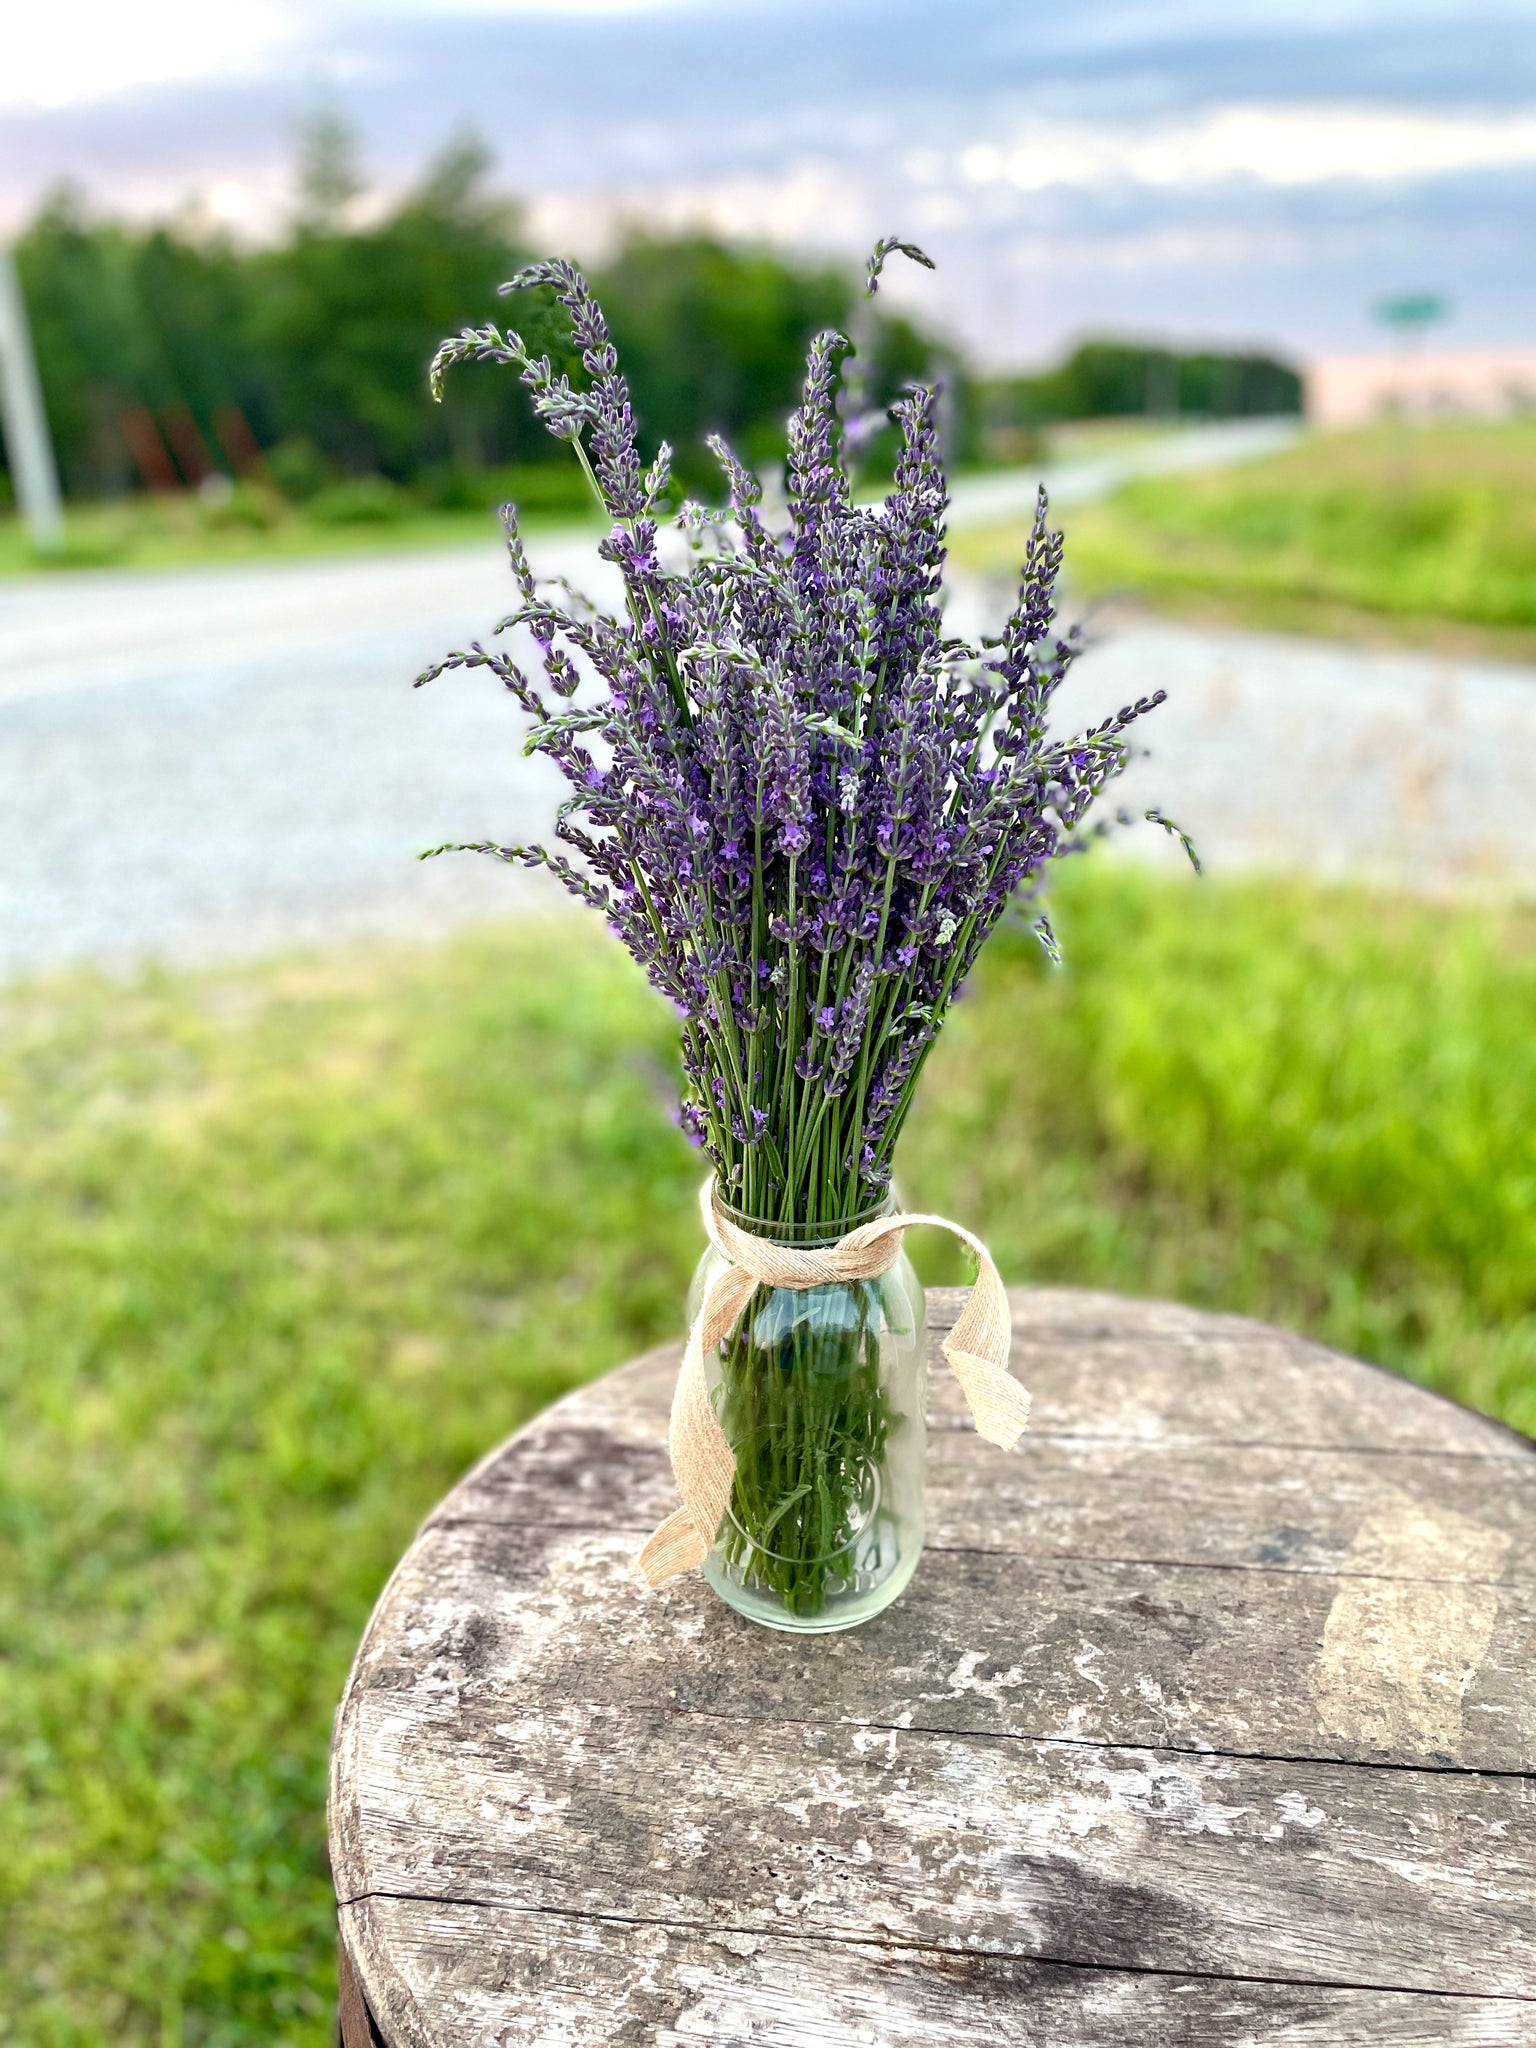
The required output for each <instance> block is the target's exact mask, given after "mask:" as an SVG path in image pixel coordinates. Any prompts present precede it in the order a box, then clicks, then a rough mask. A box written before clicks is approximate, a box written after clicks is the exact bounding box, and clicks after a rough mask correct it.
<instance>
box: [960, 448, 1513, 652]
mask: <svg viewBox="0 0 1536 2048" xmlns="http://www.w3.org/2000/svg"><path fill="white" fill-rule="evenodd" d="M1062 524H1063V525H1064V526H1065V528H1066V533H1067V565H1068V571H1069V574H1070V576H1071V578H1072V580H1073V583H1074V585H1075V587H1076V588H1077V589H1078V590H1079V591H1082V592H1084V593H1086V594H1089V595H1098V594H1102V593H1105V592H1121V593H1127V594H1134V595H1136V596H1139V597H1142V598H1144V599H1147V600H1150V601H1151V602H1152V603H1154V604H1157V605H1159V606H1162V607H1164V608H1168V609H1172V610H1178V611H1185V612H1195V613H1199V614H1203V615H1206V616H1209V617H1216V618H1224V619H1228V620H1230V621H1232V622H1234V623H1236V624H1240V625H1249V626H1265V627H1278V628H1283V629H1289V630H1301V631H1306V632H1322V633H1328V634H1333V635H1344V636H1350V635H1355V634H1359V633H1362V632H1364V633H1370V634H1374V635H1376V636H1378V637H1380V636H1383V635H1385V636H1388V637H1392V638H1397V639H1410V640H1411V639H1416V638H1420V639H1421V638H1423V637H1424V635H1425V631H1426V627H1427V626H1429V625H1430V624H1432V623H1433V624H1439V623H1440V622H1447V623H1449V624H1451V625H1454V626H1457V627H1459V628H1460V629H1461V636H1462V638H1463V640H1464V641H1465V642H1466V643H1467V644H1469V645H1477V646H1480V647H1482V648H1485V649H1486V650H1487V651H1488V652H1490V653H1494V654H1498V653H1508V654H1511V655H1519V656H1526V657H1529V656H1530V655H1532V654H1533V653H1536V420H1518V421H1511V422H1508V423H1506V424H1503V425H1477V424H1462V425H1455V426H1433V427H1405V426H1396V427H1393V426H1385V427H1377V428H1372V429H1370V430H1368V431H1362V432H1358V433H1340V434H1319V435H1314V436H1312V437H1310V438H1309V439H1307V440H1305V441H1303V442H1301V443H1300V444H1299V445H1298V446H1296V447H1295V448H1292V449H1288V450H1286V451H1285V452H1284V453H1282V454H1279V455H1273V456H1269V457H1267V458H1265V459H1264V460H1263V461H1259V462H1251V463H1245V464H1243V465H1241V466H1239V467H1235V468H1232V469H1223V470H1212V471H1209V472H1206V473H1203V474H1199V475H1190V476H1181V477H1158V478H1148V479H1144V480H1140V481H1137V482H1135V483H1130V484H1126V485H1124V486H1123V487H1122V488H1121V489H1120V490H1119V491H1117V492H1116V493H1115V494H1114V495H1113V496H1112V497H1110V498H1109V499H1107V500H1105V501H1104V502H1103V503H1100V504H1092V505H1083V506H1078V507H1070V508H1064V510H1063V513H1062ZM1021 540H1022V533H1021V530H1020V529H1018V528H1016V527H1015V528H1011V529H1010V528H1006V527H1004V528H997V529H993V530H990V531H988V532H984V533H975V534H967V535H964V536H962V537H961V538H960V539H959V541H958V542H957V545H956V549H955V553H956V556H957V558H958V559H959V560H961V561H962V562H964V563H966V564H968V565H970V566H972V567H979V568H986V569H997V570H1001V569H1003V568H1006V567H1009V566H1011V564H1012V562H1013V561H1014V559H1015V557H1016V556H1017V554H1018V552H1019V548H1020V544H1021Z"/></svg>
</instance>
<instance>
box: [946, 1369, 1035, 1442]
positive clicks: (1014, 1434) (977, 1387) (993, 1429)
mask: <svg viewBox="0 0 1536 2048" xmlns="http://www.w3.org/2000/svg"><path fill="white" fill-rule="evenodd" d="M944 1356H945V1358H946V1359H948V1361H949V1369H950V1371H951V1372H952V1373H953V1374H954V1376H955V1378H956V1379H957V1380H958V1381H959V1382H960V1391H961V1392H962V1393H963V1394H964V1395H965V1403H966V1406H967V1407H968V1408H969V1409H970V1411H971V1420H972V1421H973V1422H974V1423H975V1425H976V1434H977V1435H978V1436H984V1437H985V1438H986V1440H987V1442H988V1443H989V1444H996V1445H997V1447H998V1449H999V1450H1003V1451H1011V1450H1012V1449H1013V1447H1014V1445H1015V1444H1016V1443H1017V1442H1018V1440H1019V1438H1020V1437H1021V1436H1022V1435H1023V1434H1024V1432H1025V1430H1026V1429H1027V1428H1028V1427H1029V1395H1028V1393H1027V1392H1026V1390H1025V1389H1024V1388H1023V1387H1021V1386H1020V1385H1019V1382H1018V1381H1017V1380H1016V1379H1015V1378H1014V1376H1013V1374H1012V1373H1011V1372H1005V1371H1004V1370H1003V1368H1002V1367H1001V1366H999V1365H997V1364H995V1363H994V1361H993V1360H992V1359H990V1358H978V1357H977V1356H976V1354H975V1352H974V1351H961V1350H960V1349H959V1348H958V1347H957V1346H956V1347H951V1346H950V1345H948V1344H946V1345H945V1346H944Z"/></svg>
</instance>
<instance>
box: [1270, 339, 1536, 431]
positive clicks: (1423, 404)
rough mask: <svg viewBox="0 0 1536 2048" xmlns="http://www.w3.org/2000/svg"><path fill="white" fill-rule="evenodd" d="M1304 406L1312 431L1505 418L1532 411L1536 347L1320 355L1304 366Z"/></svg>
mask: <svg viewBox="0 0 1536 2048" xmlns="http://www.w3.org/2000/svg"><path fill="white" fill-rule="evenodd" d="M1304 404H1305V408H1306V414H1307V418H1308V419H1309V420H1311V421H1312V422H1313V423H1314V424H1315V425H1317V426H1323V427H1358V426H1365V425H1367V424H1368V423H1369V422H1370V421H1371V420H1375V419H1382V418H1385V417H1389V416H1390V415H1392V414H1393V413H1401V414H1406V415H1407V416H1409V417H1410V418H1413V419H1458V418H1459V419H1484V420H1489V419H1508V418H1510V417H1511V416H1512V415H1513V414H1515V413H1521V412H1536V348H1468V349H1442V350H1428V349H1426V350H1424V351H1423V352H1422V353H1420V352H1419V351H1417V350H1407V349H1405V350H1403V351H1402V352H1401V353H1398V354H1392V353H1384V354H1381V355H1370V356H1322V357H1319V358H1318V360H1317V361H1316V362H1314V363H1311V364H1309V365H1308V368H1307V371H1306V378H1305V396H1304Z"/></svg>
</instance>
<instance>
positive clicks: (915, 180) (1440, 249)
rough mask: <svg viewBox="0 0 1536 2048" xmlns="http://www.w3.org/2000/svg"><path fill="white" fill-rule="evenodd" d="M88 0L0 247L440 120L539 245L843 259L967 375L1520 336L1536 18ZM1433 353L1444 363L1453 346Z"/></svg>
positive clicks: (384, 172) (381, 143)
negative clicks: (885, 243)
mask: <svg viewBox="0 0 1536 2048" xmlns="http://www.w3.org/2000/svg"><path fill="white" fill-rule="evenodd" d="M940 19H941V17H940V16H939V14H938V12H937V10H936V9H935V8H934V6H933V4H932V0H708V4H706V0H366V4H365V0H302V4H301V0H221V5H220V7H219V8H217V9H209V8H207V7H206V5H201V6H194V5H192V4H191V0H142V4H141V6H140V7H139V8H138V9H136V10H135V11H134V12H133V13H132V14H131V15H128V14H124V13H122V12H121V11H117V10H114V9H109V8H108V7H107V6H106V5H104V4H103V0H73V4H70V5H66V6H63V7H61V8H60V9H58V10H57V12H56V16H55V17H47V18H44V17H42V16H41V15H40V14H37V13H34V14H33V15H32V16H31V17H30V18H29V19H28V21H27V22H26V23H24V24H23V25H22V28H21V30H20V33H19V35H15V34H13V35H12V37H11V41H10V44H9V45H8V48H7V61H6V64H5V67H4V71H3V74H0V104H4V105H5V106H6V107H7V112H6V116H5V119H4V120H3V122H0V232H3V231H5V230H6V229H7V228H10V229H14V228H15V227H16V226H18V225H19V224H20V222H21V221H22V220H23V219H24V218H25V217H26V215H27V214H28V212H29V211H30V209H31V208H32V207H34V206H35V205H36V203H37V201H38V199H39V197H40V196H41V194H42V193H43V192H44V191H45V190H46V189H47V188H48V187H49V186H50V185H51V184H53V183H55V182H57V181H58V180H59V179H61V178H65V177H67V178H72V179H73V180H74V181H75V182H77V183H79V184H81V185H82V186H84V188H85V189H86V191H87V192H88V193H89V194H90V195H91V196H92V198H93V199H94V201H95V202H96V203H97V204H100V205H102V206H105V207H108V208H110V209H111V210H114V211H120V212H128V213H134V214H139V215H162V216H163V215H167V214H170V213H172V212H173V211H176V210H178V209H183V210H185V209H186V208H187V207H188V205H189V202H191V201H193V200H194V199H195V211H196V214H197V216H198V217H200V218H201V219H203V220H205V221H208V222H212V223H215V224H218V225H221V226H223V227H226V228H228V229H230V230H231V231H234V232H237V233H240V234H242V235H255V236H259V235H261V234H264V233H270V232H272V231H273V230H274V229H275V228H276V227H278V226H279V225H280V224H281V222H282V221H283V220H284V219H285V218H286V214H287V210H288V208H289V206H290V204H291V164H292V158H293V150H294V141H295V132H296V128H297V125H298V123H299V121H300V120H301V118H302V117H303V115H304V114H305V113H306V111H312V110H313V109H314V108H315V107H316V106H318V105H321V104H329V105H332V106H334V107H336V108H338V109H339V110H340V111H342V112H343V113H344V114H345V115H346V116H347V117H348V118H349V119H350V120H352V121H353V122H354V123H355V124H356V126H357V128H358V131H359V134H360V139H361V143H362V147H363V154H364V162H365V166H366V169H367V172H368V175H369V177H370V180H371V182H372V183H373V184H374V186H375V188H376V191H377V193H378V194H379V195H383V196H387V195H389V194H392V193H398V192H399V191H400V190H402V189H403V188H404V187H405V186H407V185H408V184H409V183H411V182H412V181H413V180H414V179H415V178H416V177H418V176H419V175H420V172H421V169H422V167H423V165H424V164H425V162H426V161H427V160H428V158H429V157H430V156H431V154H432V153H433V151H434V150H435V149H436V148H439V147H441V145H442V144H443V142H444V141H445V140H446V139H447V138H448V137H449V136H450V135H452V134H453V133H454V132H464V131H465V130H466V129H471V130H475V131H478V132H479V133H480V134H482V135H484V136H485V137H487V138H488V139H489V141H490V143H491V146H492V148H493V151H494V153H495V156H496V168H495V174H494V175H495V179H496V182H497V183H498V185H499V186H500V187H501V188H502V189H504V190H506V191H508V192H511V193H515V194H517V195H518V196H519V197H520V198H521V199H522V200H523V201H524V202H525V204H526V206H527V208H528V219H529V223H530V229H531V231H532V233H533V234H534V235H535V237H536V238H537V239H538V240H539V241H540V243H541V245H543V244H545V243H548V244H549V245H550V246H557V247H562V248H568V249H570V250H571V251H572V252H573V253H576V254H578V255H587V254H590V253H592V252H593V251H596V250H600V249H601V248H602V247H603V246H604V245H605V244H611V242H612V240H613V237H614V236H615V234H616V233H618V232H620V231H621V230H622V228H623V226H624V224H625V223H626V222H636V221H640V222H647V223H650V224H652V225H655V226H658V227H673V228H680V227H685V226H705V227H708V228H710V229H712V230H713V231H715V232H718V233H722V234H727V235H733V236H740V237H751V238H759V239H767V240H770V241H773V242H776V243H779V244H781V245H784V246H786V247H797V248H803V249H806V250H809V251H814V252H820V253H824V254H838V255H840V256H848V257H850V258H851V257H854V256H856V255H857V254H858V253H859V251H860V250H861V248H862V247H866V246H867V245H868V242H869V241H870V240H871V239H872V238H873V236H874V235H875V234H877V233H882V232H888V231H890V230H891V229H893V228H899V229H900V230H901V231H902V232H912V233H915V234H917V235H918V237H919V238H920V239H926V240H927V241H928V242H929V243H930V245H931V246H932V247H933V250H934V253H935V254H936V255H938V256H939V257H940V258H941V260H942V262H943V265H944V271H943V280H944V281H943V288H942V289H941V290H940V291H939V293H938V296H937V299H935V294H934V288H933V286H932V285H931V283H929V284H924V283H923V282H922V281H921V280H917V279H914V280H910V281H906V282H904V283H903V284H902V285H900V286H899V287H897V289H898V290H899V291H900V292H901V293H902V294H903V295H904V296H905V297H907V298H909V299H910V301H911V303H912V304H913V305H914V306H917V307H919V308H921V309H922V310H923V313H924V317H933V313H932V309H933V307H934V305H935V304H936V303H937V304H938V305H940V306H942V307H945V308H946V309H948V317H949V319H950V322H951V324H952V325H953V326H955V327H956V328H957V329H958V330H959V331H961V332H962V333H963V334H964V335H965V336H966V337H968V338H969V339H970V340H971V341H972V342H973V344H974V345H975V346H977V347H978V348H979V349H981V350H982V351H983V352H984V353H987V354H991V355H992V356H994V357H995V358H997V359H999V360H1004V359H1007V360H1013V359H1019V358H1022V357H1026V356H1027V357H1029V358H1031V359H1033V358H1038V356H1039V355H1040V354H1042V353H1045V352H1048V351H1049V350H1050V349H1051V348H1052V347H1053V346H1055V345H1056V344H1057V342H1058V341H1059V340H1060V338H1061V337H1063V336H1065V335H1069V334H1071V333H1073V332H1077V331H1082V330H1083V329H1084V328H1085V327H1087V326H1093V325H1097V326H1106V325H1108V326H1117V327H1120V328H1122V329H1129V328H1132V327H1135V328H1138V329H1139V330H1141V331H1158V332H1165V333H1168V334H1170V335H1175V334H1186V335H1192V334H1196V333H1198V334H1199V335H1200V336H1202V337H1204V338H1222V337H1227V338H1238V337H1242V338H1251V339H1254V340H1268V341H1270V342H1272V343H1274V344H1276V345H1281V346H1286V347H1290V348H1293V349H1297V350H1303V351H1304V350H1306V349H1309V348H1312V347H1316V346H1320V345H1327V346H1338V345H1341V344H1343V345H1350V344H1363V343H1364V341H1365V340H1366V339H1367V337H1368V335H1369V317H1368V308H1369V305H1370V303H1371V302H1372V300H1373V298H1374V297H1377V296H1383V295H1385V294H1386V293H1388V292H1390V291H1393V290H1399V289H1416V288H1427V289H1436V290H1444V291H1446V292H1448V293H1449V295H1450V296H1451V298H1452V299H1453V300H1454V301H1455V304H1456V307H1457V310H1458V320H1459V335H1460V338H1462V339H1465V340H1468V341H1478V340H1482V341H1487V342H1500V341H1515V340H1521V339H1525V338H1528V337H1529V336H1530V335H1531V334H1532V333H1536V266H1533V265H1532V264H1531V262H1530V240H1531V232H1530V222H1531V220H1532V219H1533V218H1536V84H1533V82H1536V0H1248V4H1245V6H1244V7H1243V8H1241V9H1233V8H1231V7H1230V6H1222V5H1221V4H1219V0H1079V4H1078V5H1077V6H1076V7H1075V8H1074V9H1072V10H1070V11H1057V12H1056V13H1053V14H1047V13H1045V12H1044V11H1043V10H1041V9H1039V8H1033V9H1031V8H1029V7H1027V6H1026V5H1024V4H1023V0H946V6H945V9H944V10H943V14H942V27H941V28H936V23H939V22H940ZM1448 338H1449V337H1448Z"/></svg>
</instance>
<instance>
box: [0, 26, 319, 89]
mask: <svg viewBox="0 0 1536 2048" xmlns="http://www.w3.org/2000/svg"><path fill="white" fill-rule="evenodd" d="M290 26H291V24H290V21H289V20H288V19H287V18H286V17H285V13H284V11H283V10H282V9H280V8H278V7H274V6H272V5H270V4H269V0H219V4H218V5H217V6H212V7H210V6H209V5H207V4H206V0H141V4H139V5H137V6H132V7H125V6H123V5H122V4H121V0H69V4H67V5H58V4H56V5H53V6H43V5H19V6H16V7H14V8H13V9H12V10H11V12H10V17H9V20H8V22H7V25H6V29H5V48H4V63H3V65H0V105H7V106H21V107H26V106H31V107H42V108H54V107H67V106H73V105H75V104H77V103H78V102H80V101H83V100H94V99H102V98H105V97H106V96H107V95H108V94H110V93H117V92H124V91H128V90H130V89H132V88H133V87H135V86H146V85H165V84H171V83H179V82H182V81H185V80H189V79H197V78H210V77H239V76H241V75H244V74H248V73H250V72H253V71H257V70H259V69H261V68H262V67H263V66H264V65H265V64H266V62H267V61H268V60H269V59H270V57H271V56H272V55H273V54H274V53H275V51H277V50H278V49H279V48H280V47H281V46H282V45H283V44H284V43H285V42H286V41H287V40H288V38H289V33H290Z"/></svg>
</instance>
